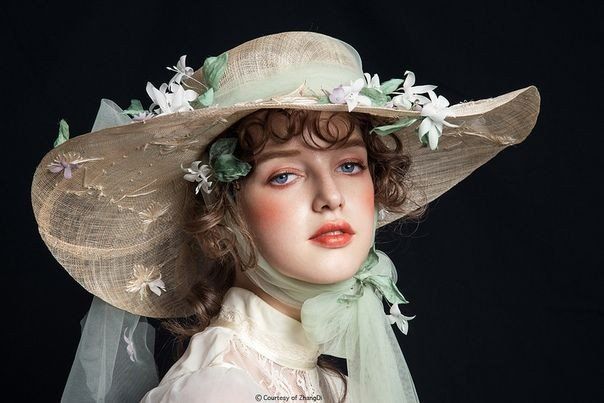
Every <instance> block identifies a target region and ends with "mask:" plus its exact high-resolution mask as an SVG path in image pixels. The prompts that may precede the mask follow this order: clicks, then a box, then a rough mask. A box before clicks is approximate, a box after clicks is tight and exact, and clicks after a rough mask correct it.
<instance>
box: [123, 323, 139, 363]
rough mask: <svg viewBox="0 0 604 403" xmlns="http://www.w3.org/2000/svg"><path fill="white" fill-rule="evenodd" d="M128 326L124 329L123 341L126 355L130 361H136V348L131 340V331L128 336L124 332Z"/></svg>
mask: <svg viewBox="0 0 604 403" xmlns="http://www.w3.org/2000/svg"><path fill="white" fill-rule="evenodd" d="M127 331H128V328H125V329H124V341H125V342H126V351H127V352H128V357H130V361H132V362H136V361H138V358H137V357H136V349H135V348H134V343H133V342H132V333H133V332H130V337H128V336H126V332H127Z"/></svg>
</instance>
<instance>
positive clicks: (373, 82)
mask: <svg viewBox="0 0 604 403" xmlns="http://www.w3.org/2000/svg"><path fill="white" fill-rule="evenodd" d="M364 75H365V82H366V84H365V86H366V87H367V88H375V89H376V90H378V91H379V92H382V90H381V89H380V77H379V76H378V75H377V74H374V75H373V78H372V77H371V75H370V74H369V73H365V74H364Z"/></svg>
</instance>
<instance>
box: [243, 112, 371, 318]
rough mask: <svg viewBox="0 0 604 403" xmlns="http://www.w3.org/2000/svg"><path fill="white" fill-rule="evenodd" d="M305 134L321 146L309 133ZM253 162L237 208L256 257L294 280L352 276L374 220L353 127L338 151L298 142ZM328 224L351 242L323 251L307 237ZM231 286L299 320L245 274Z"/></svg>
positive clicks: (268, 150) (272, 147) (363, 156)
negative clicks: (344, 230)
mask: <svg viewBox="0 0 604 403" xmlns="http://www.w3.org/2000/svg"><path fill="white" fill-rule="evenodd" d="M329 114H331V112H323V114H322V117H323V116H325V117H327V116H329ZM339 124H347V123H346V122H344V121H340V123H339ZM303 135H304V136H312V138H314V139H315V141H316V142H317V143H318V144H319V145H325V143H324V142H323V141H322V140H320V139H318V138H316V137H315V136H314V134H313V133H303ZM277 152H278V153H277ZM255 162H256V164H255V168H254V170H253V172H252V173H251V174H250V175H248V176H247V177H246V178H245V179H244V180H243V181H241V189H240V191H239V192H238V193H237V204H238V206H239V208H240V211H241V213H242V217H243V218H244V220H246V222H247V223H248V226H249V229H250V231H251V233H252V236H253V237H254V240H255V242H256V245H257V247H258V251H259V253H260V254H261V255H262V256H263V257H264V258H265V259H266V261H267V262H268V263H269V264H270V265H271V266H272V267H273V268H275V269H276V270H278V271H280V272H281V273H283V274H285V275H286V276H289V277H292V278H295V279H298V280H302V281H307V282H310V283H315V284H331V283H335V282H339V281H343V280H346V279H349V278H351V277H352V276H353V275H354V274H355V273H356V272H357V270H358V269H359V267H360V266H361V264H362V263H363V261H364V260H365V258H366V257H367V252H368V251H369V248H370V247H371V242H372V238H373V219H374V191H373V181H372V178H371V175H370V173H369V170H368V169H367V167H368V161H367V149H366V147H365V145H364V143H363V140H362V136H361V133H360V132H359V131H358V129H357V131H355V132H354V133H353V134H352V136H351V137H350V138H349V139H348V141H347V143H346V144H345V145H344V146H343V147H340V148H331V149H326V150H314V149H312V148H310V147H308V146H306V145H305V143H304V141H303V139H302V136H295V137H294V138H292V139H291V140H290V141H288V142H287V143H284V144H278V143H275V142H273V141H271V140H269V142H268V143H267V145H266V147H265V148H264V149H263V150H262V151H261V153H260V154H258V155H257V156H256V158H255ZM329 223H347V224H348V225H349V226H350V228H351V229H352V232H353V234H352V236H351V237H350V240H349V241H347V242H346V243H345V244H329V245H328V244H325V243H319V242H316V239H311V238H313V235H315V234H316V232H317V230H318V229H319V228H320V227H321V226H323V225H325V224H329ZM335 236H337V231H336V233H335ZM235 286H236V287H241V288H245V289H248V290H250V291H252V292H254V293H255V294H256V295H258V296H259V297H260V298H262V299H263V300H264V301H266V302H267V303H268V304H269V305H271V306H273V307H274V308H275V309H277V310H279V311H280V312H282V313H284V314H286V315H288V316H290V317H292V318H294V319H296V320H298V321H299V320H300V309H298V308H294V307H291V306H289V305H286V304H283V303H281V302H280V301H278V300H276V299H275V298H273V297H271V296H270V295H268V294H267V293H266V292H264V291H262V290H261V289H259V287H257V286H256V285H254V284H253V283H252V282H251V281H250V280H249V279H248V278H247V276H246V275H245V274H243V273H241V272H238V273H237V274H236V280H235Z"/></svg>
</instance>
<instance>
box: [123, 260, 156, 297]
mask: <svg viewBox="0 0 604 403" xmlns="http://www.w3.org/2000/svg"><path fill="white" fill-rule="evenodd" d="M133 271H134V273H133V275H132V280H130V281H129V282H128V285H127V286H126V291H128V292H138V293H139V294H140V297H141V299H143V296H144V295H145V291H146V290H147V287H149V289H150V290H151V291H152V292H153V293H154V294H155V295H157V296H160V295H161V292H162V291H164V292H165V291H166V285H165V284H164V282H163V280H162V279H161V273H159V275H158V276H157V277H156V278H154V277H155V276H156V274H155V272H156V271H157V270H156V267H155V266H152V267H145V266H143V265H142V264H135V265H134V267H133Z"/></svg>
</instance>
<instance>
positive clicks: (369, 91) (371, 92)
mask: <svg viewBox="0 0 604 403" xmlns="http://www.w3.org/2000/svg"><path fill="white" fill-rule="evenodd" d="M359 93H360V94H361V95H365V96H366V97H368V98H369V99H371V105H373V106H384V105H386V102H388V101H390V97H389V96H388V95H386V94H382V93H381V92H380V91H379V90H378V89H377V88H367V87H364V88H363V89H362V90H361V91H360V92H359Z"/></svg>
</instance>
